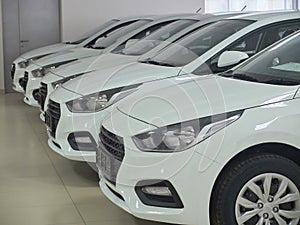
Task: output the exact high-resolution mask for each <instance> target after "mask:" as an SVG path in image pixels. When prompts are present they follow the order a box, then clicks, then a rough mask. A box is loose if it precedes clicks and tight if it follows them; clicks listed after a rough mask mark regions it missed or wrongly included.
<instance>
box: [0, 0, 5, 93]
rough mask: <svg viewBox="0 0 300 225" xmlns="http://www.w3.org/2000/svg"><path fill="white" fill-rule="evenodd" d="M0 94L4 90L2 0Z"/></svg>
mask: <svg viewBox="0 0 300 225" xmlns="http://www.w3.org/2000/svg"><path fill="white" fill-rule="evenodd" d="M0 18H1V23H0V94H1V92H2V90H4V61H3V35H2V34H3V32H2V0H0Z"/></svg>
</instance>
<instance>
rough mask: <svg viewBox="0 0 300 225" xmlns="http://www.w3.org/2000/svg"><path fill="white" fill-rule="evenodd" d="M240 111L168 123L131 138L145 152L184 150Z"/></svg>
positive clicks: (229, 121) (228, 123) (223, 126)
mask: <svg viewBox="0 0 300 225" xmlns="http://www.w3.org/2000/svg"><path fill="white" fill-rule="evenodd" d="M242 113H243V111H235V112H230V113H226V114H221V115H215V116H209V117H204V118H201V119H196V120H191V121H187V122H183V123H179V124H174V125H169V126H166V127H162V128H158V129H156V130H152V131H149V132H146V133H142V134H139V135H136V136H133V137H132V139H133V142H134V143H135V145H136V146H137V147H138V148H139V149H140V150H142V151H146V152H176V151H184V150H186V149H188V148H190V147H192V146H194V145H195V144H198V143H199V142H201V141H203V140H205V139H207V138H209V137H210V136H212V135H213V134H215V133H216V132H218V131H220V130H221V129H223V128H225V127H226V126H228V125H230V124H231V123H233V122H235V121H236V120H237V119H239V118H240V116H241V115H242Z"/></svg>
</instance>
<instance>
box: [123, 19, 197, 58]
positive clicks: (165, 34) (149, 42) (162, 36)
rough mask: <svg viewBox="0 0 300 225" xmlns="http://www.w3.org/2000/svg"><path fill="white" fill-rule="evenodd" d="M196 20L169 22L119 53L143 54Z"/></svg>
mask: <svg viewBox="0 0 300 225" xmlns="http://www.w3.org/2000/svg"><path fill="white" fill-rule="evenodd" d="M196 22H197V20H190V19H184V20H178V21H175V22H173V23H170V24H168V25H166V26H164V27H162V28H160V29H159V30H157V31H155V32H153V33H152V34H150V35H148V36H146V37H145V38H143V39H142V40H140V41H138V42H137V43H135V44H134V45H131V46H129V47H127V48H125V49H123V50H122V51H121V52H120V53H121V54H124V55H135V56H139V55H143V54H145V53H146V52H148V51H150V50H151V49H153V48H155V47H156V46H158V45H159V44H160V43H162V42H163V41H165V40H167V39H168V38H170V37H172V36H173V35H174V34H176V33H178V32H179V31H181V30H183V29H184V28H186V27H188V26H190V25H192V24H194V23H196Z"/></svg>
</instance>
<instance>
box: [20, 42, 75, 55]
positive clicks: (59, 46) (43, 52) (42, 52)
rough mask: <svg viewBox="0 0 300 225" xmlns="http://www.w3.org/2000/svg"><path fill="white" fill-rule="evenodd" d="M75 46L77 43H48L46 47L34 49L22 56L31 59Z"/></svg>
mask: <svg viewBox="0 0 300 225" xmlns="http://www.w3.org/2000/svg"><path fill="white" fill-rule="evenodd" d="M75 47H76V45H69V44H64V43H59V44H54V45H48V46H46V47H42V48H37V49H34V50H32V51H29V52H26V53H24V54H22V55H21V56H20V57H21V58H23V59H31V58H35V57H38V56H43V55H48V54H53V53H56V52H60V51H64V50H67V49H72V48H75Z"/></svg>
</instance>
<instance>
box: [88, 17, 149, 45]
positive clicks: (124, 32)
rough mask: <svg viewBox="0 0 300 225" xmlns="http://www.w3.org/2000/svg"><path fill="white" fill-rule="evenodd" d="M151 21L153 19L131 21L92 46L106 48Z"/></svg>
mask: <svg viewBox="0 0 300 225" xmlns="http://www.w3.org/2000/svg"><path fill="white" fill-rule="evenodd" d="M149 22H151V20H138V21H136V22H134V23H131V24H130V25H128V26H125V27H122V28H121V29H119V30H117V31H116V32H113V33H111V34H109V35H108V36H106V37H104V38H103V39H102V40H100V41H97V43H96V44H95V45H93V47H92V48H95V49H105V48H107V47H108V46H110V45H112V44H114V43H115V42H117V41H118V39H120V38H122V37H123V36H125V35H127V34H128V33H130V32H132V31H134V30H136V29H138V28H140V27H142V26H144V25H145V24H147V23H149Z"/></svg>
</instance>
